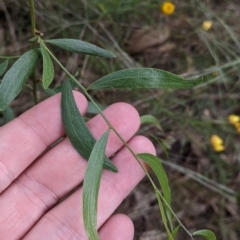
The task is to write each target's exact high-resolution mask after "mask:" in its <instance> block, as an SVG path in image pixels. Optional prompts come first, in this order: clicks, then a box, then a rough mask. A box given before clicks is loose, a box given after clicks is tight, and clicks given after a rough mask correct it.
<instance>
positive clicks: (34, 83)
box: [29, 0, 38, 105]
mask: <svg viewBox="0 0 240 240" xmlns="http://www.w3.org/2000/svg"><path fill="white" fill-rule="evenodd" d="M29 5H30V16H31V26H32V35H33V37H35V36H36V17H35V6H34V0H29ZM35 47H36V42H35V41H33V42H32V49H34V48H35ZM32 87H33V90H32V92H33V99H34V103H35V105H36V104H37V103H38V97H37V80H36V75H35V71H33V73H32Z"/></svg>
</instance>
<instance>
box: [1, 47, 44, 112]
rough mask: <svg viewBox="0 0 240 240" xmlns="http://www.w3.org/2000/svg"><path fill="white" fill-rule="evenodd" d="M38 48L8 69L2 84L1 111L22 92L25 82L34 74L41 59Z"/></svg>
mask: <svg viewBox="0 0 240 240" xmlns="http://www.w3.org/2000/svg"><path fill="white" fill-rule="evenodd" d="M39 56H40V54H39V51H38V50H37V49H34V50H30V51H28V52H26V53H24V54H23V55H22V56H21V57H20V58H19V59H18V60H17V61H16V62H15V63H14V64H13V65H12V67H11V68H10V69H9V70H8V71H7V73H6V74H5V75H4V77H3V79H2V83H1V85H0V111H2V110H4V109H6V108H7V106H8V105H9V103H10V102H11V101H12V100H13V99H14V98H15V97H16V96H17V95H18V94H19V93H20V92H21V90H22V88H23V86H24V84H25V82H26V81H27V79H28V78H29V76H30V75H31V74H32V72H33V71H34V69H35V66H36V64H37V62H38V59H39Z"/></svg>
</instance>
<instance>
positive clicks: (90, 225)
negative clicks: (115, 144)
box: [83, 130, 109, 240]
mask: <svg viewBox="0 0 240 240" xmlns="http://www.w3.org/2000/svg"><path fill="white" fill-rule="evenodd" d="M108 135H109V130H108V131H107V132H105V133H104V134H103V135H102V137H101V138H100V139H99V140H98V141H97V142H96V144H95V146H94V147H93V150H92V152H91V155H90V158H89V161H88V165H87V170H86V174H85V177H84V181H83V220H84V226H85V230H86V233H87V236H88V238H89V239H91V240H97V239H98V233H97V200H98V192H99V186H100V179H101V173H102V169H103V163H104V159H105V149H106V145H107V140H108Z"/></svg>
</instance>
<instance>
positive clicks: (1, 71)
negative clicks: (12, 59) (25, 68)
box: [0, 59, 8, 76]
mask: <svg viewBox="0 0 240 240" xmlns="http://www.w3.org/2000/svg"><path fill="white" fill-rule="evenodd" d="M7 66H8V59H7V60H5V61H4V62H2V63H1V64H0V76H2V75H3V74H4V72H5V71H6V69H7Z"/></svg>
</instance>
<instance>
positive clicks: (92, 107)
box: [87, 102, 105, 114]
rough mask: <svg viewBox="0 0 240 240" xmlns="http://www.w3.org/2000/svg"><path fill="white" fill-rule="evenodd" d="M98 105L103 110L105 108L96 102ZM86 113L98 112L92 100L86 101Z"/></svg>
mask: <svg viewBox="0 0 240 240" xmlns="http://www.w3.org/2000/svg"><path fill="white" fill-rule="evenodd" d="M97 105H98V107H99V108H100V109H101V110H102V111H103V110H104V109H105V106H103V105H101V104H97ZM87 113H91V114H98V113H99V111H98V109H97V108H96V106H95V105H94V104H93V103H92V102H88V109H87Z"/></svg>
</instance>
